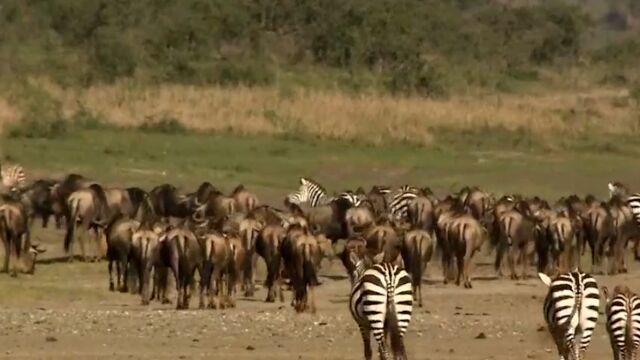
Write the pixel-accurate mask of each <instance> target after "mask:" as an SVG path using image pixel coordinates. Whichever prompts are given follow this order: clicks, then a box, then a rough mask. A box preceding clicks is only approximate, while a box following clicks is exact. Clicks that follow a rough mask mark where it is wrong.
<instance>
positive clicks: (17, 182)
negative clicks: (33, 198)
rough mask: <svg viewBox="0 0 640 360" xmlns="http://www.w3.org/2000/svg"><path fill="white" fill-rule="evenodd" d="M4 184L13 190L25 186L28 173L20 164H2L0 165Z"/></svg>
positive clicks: (0, 173)
mask: <svg viewBox="0 0 640 360" xmlns="http://www.w3.org/2000/svg"><path fill="white" fill-rule="evenodd" d="M0 178H1V179H2V185H3V186H4V187H5V188H6V189H8V190H9V191H11V192H15V191H18V190H20V189H23V188H25V186H26V183H27V175H26V173H25V171H24V168H23V167H22V166H20V165H17V164H16V165H2V166H1V167H0Z"/></svg>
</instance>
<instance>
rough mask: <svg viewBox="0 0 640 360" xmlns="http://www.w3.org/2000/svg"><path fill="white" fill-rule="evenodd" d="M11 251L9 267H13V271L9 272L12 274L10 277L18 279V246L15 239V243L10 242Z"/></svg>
mask: <svg viewBox="0 0 640 360" xmlns="http://www.w3.org/2000/svg"><path fill="white" fill-rule="evenodd" d="M9 251H10V255H9V266H10V267H11V269H10V270H9V271H10V273H9V275H10V276H11V277H16V276H18V270H17V266H18V265H17V264H18V259H19V257H18V244H16V241H15V239H13V241H11V240H10V241H9Z"/></svg>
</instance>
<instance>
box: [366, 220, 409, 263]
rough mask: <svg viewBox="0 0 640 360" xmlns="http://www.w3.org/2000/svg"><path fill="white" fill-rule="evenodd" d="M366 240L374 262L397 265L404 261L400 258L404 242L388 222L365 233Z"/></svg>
mask: <svg viewBox="0 0 640 360" xmlns="http://www.w3.org/2000/svg"><path fill="white" fill-rule="evenodd" d="M365 239H366V241H367V253H368V256H369V257H370V258H372V259H374V262H376V263H379V262H381V261H385V262H389V263H395V264H397V263H398V261H399V260H401V259H402V258H401V257H400V248H401V245H402V242H401V241H400V238H399V236H398V233H397V232H396V230H395V229H394V228H393V227H392V226H391V224H390V223H389V222H388V221H386V220H384V221H380V222H379V224H378V225H375V226H372V227H371V228H370V229H369V230H368V231H367V232H366V233H365ZM383 259H384V260H383Z"/></svg>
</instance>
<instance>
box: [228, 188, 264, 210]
mask: <svg viewBox="0 0 640 360" xmlns="http://www.w3.org/2000/svg"><path fill="white" fill-rule="evenodd" d="M231 197H232V198H233V199H234V201H235V210H236V211H240V212H242V213H245V214H247V213H249V212H251V211H252V210H253V209H255V208H256V207H257V206H258V205H259V204H260V202H259V201H258V197H257V196H256V195H255V194H253V193H252V192H250V191H249V190H247V189H246V188H245V187H244V185H238V186H237V187H236V188H235V189H233V191H232V192H231Z"/></svg>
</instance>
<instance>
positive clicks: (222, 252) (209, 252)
mask: <svg viewBox="0 0 640 360" xmlns="http://www.w3.org/2000/svg"><path fill="white" fill-rule="evenodd" d="M200 242H201V244H202V245H201V246H202V249H203V252H204V257H203V264H202V270H201V272H200V303H199V306H200V308H204V306H205V303H204V300H205V293H206V294H207V297H208V298H209V300H208V305H207V306H208V307H209V308H212V309H217V308H220V309H224V308H226V307H232V306H234V303H233V300H232V299H231V294H232V291H233V287H234V286H235V283H234V279H235V278H234V275H235V274H233V271H234V270H235V258H234V251H233V248H232V246H231V244H230V242H229V240H228V239H227V238H225V236H224V235H222V234H219V233H216V232H210V233H208V234H206V235H204V236H203V237H201V238H200Z"/></svg>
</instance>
